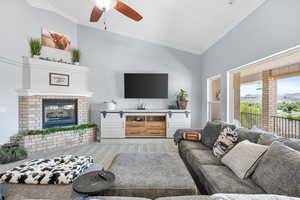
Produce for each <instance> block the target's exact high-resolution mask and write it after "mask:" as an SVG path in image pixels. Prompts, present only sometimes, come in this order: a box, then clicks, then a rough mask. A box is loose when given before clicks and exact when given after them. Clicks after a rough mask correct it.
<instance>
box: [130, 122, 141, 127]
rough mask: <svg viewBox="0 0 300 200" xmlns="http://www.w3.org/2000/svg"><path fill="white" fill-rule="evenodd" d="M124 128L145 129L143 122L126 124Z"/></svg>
mask: <svg viewBox="0 0 300 200" xmlns="http://www.w3.org/2000/svg"><path fill="white" fill-rule="evenodd" d="M126 127H145V122H126Z"/></svg>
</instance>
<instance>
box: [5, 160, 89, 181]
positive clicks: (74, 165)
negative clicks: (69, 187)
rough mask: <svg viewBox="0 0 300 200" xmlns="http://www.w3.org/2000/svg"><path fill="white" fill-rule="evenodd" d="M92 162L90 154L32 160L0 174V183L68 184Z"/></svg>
mask: <svg viewBox="0 0 300 200" xmlns="http://www.w3.org/2000/svg"><path fill="white" fill-rule="evenodd" d="M92 164H93V158H92V157H90V156H72V155H68V156H60V157H55V158H53V159H37V160H32V161H29V162H27V163H24V164H23V165H20V166H18V167H15V168H13V169H11V170H9V171H7V172H5V173H2V174H0V183H22V184H70V183H72V182H73V181H74V180H75V179H76V178H77V177H78V176H79V175H80V174H81V173H82V172H83V171H84V170H85V169H87V168H88V167H89V166H91V165H92Z"/></svg>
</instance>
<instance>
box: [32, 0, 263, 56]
mask: <svg viewBox="0 0 300 200" xmlns="http://www.w3.org/2000/svg"><path fill="white" fill-rule="evenodd" d="M27 1H28V2H30V3H31V5H33V6H35V7H39V8H43V9H48V10H51V11H53V12H56V13H57V14H60V15H63V16H65V17H67V18H69V19H71V20H72V21H74V22H76V23H78V24H83V25H87V26H91V27H94V28H97V29H100V30H104V25H103V22H104V19H106V23H107V26H108V30H107V31H111V32H114V33H119V34H121V35H125V36H129V37H132V38H136V39H141V40H145V41H149V42H153V43H156V44H161V45H164V46H168V47H171V48H176V49H180V50H184V51H188V52H192V53H196V54H201V53H203V52H204V51H205V50H207V49H208V48H209V47H211V46H212V45H213V44H214V43H215V42H217V41H218V40H219V39H221V38H222V37H223V36H224V35H225V34H226V33H228V32H229V31H230V30H232V28H234V27H235V26H236V25H238V24H239V23H240V22H241V21H242V20H243V19H244V18H246V17H247V16H248V15H250V14H251V13H252V12H253V11H255V10H256V9H257V8H258V7H259V6H261V5H262V4H263V3H264V2H265V0H123V2H125V3H127V4H128V5H130V6H131V7H132V8H134V9H136V10H137V11H138V12H139V13H140V14H141V15H142V16H143V17H144V19H143V20H142V21H140V22H135V21H132V20H130V19H129V18H127V17H125V16H123V15H122V14H120V13H118V12H117V11H115V10H111V11H109V12H107V13H106V14H105V17H102V18H101V20H100V21H99V22H98V23H95V24H92V23H90V22H89V17H90V12H91V10H92V7H93V6H94V4H93V1H92V0H27Z"/></svg>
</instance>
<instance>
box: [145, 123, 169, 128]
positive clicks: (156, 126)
mask: <svg viewBox="0 0 300 200" xmlns="http://www.w3.org/2000/svg"><path fill="white" fill-rule="evenodd" d="M147 128H148V129H165V128H166V123H165V122H147Z"/></svg>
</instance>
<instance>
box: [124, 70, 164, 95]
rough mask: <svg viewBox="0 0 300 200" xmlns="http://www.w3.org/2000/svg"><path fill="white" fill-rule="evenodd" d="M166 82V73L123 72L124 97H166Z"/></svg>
mask: <svg viewBox="0 0 300 200" xmlns="http://www.w3.org/2000/svg"><path fill="white" fill-rule="evenodd" d="M168 82H169V78H168V74H158V73H152V74H148V73H147V74H146V73H143V74H142V73H135V74H133V73H125V74H124V93H125V98H127V99H130V98H135V99H167V98H168Z"/></svg>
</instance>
